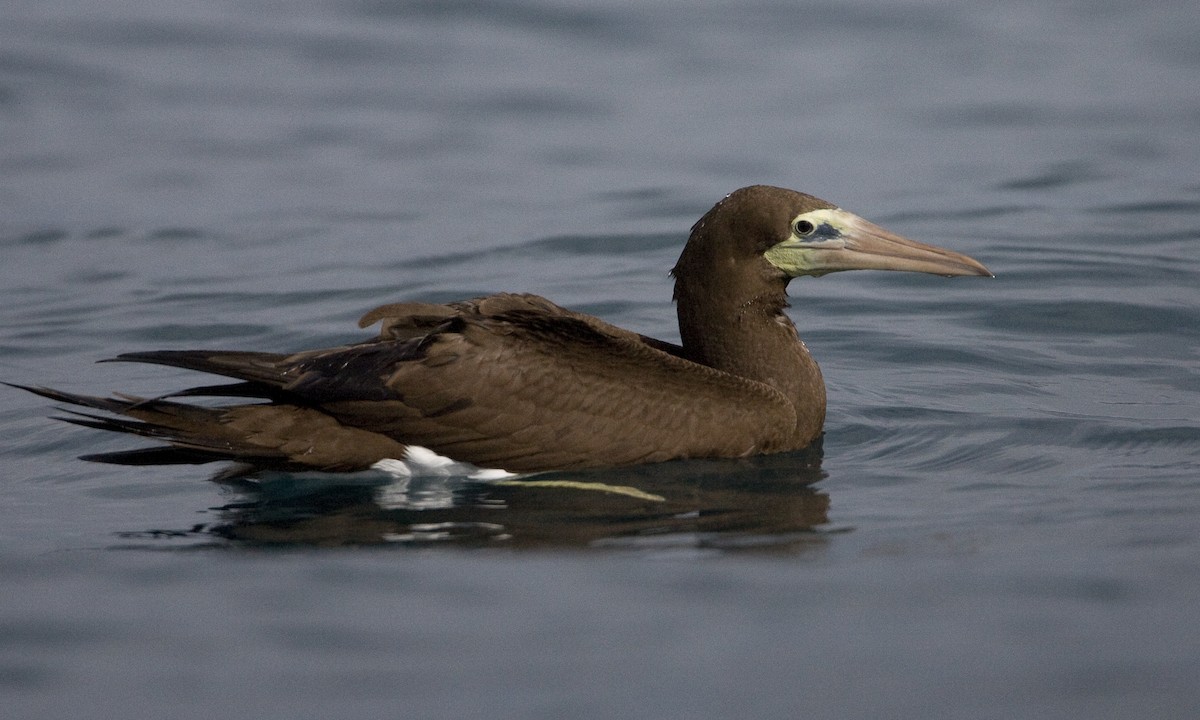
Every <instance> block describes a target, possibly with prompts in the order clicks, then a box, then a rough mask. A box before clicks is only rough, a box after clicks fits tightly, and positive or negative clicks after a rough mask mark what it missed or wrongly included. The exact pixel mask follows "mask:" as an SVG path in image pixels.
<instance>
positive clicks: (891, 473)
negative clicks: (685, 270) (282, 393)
mask: <svg viewBox="0 0 1200 720" xmlns="http://www.w3.org/2000/svg"><path fill="white" fill-rule="evenodd" d="M0 17H2V19H3V22H0V170H2V172H0V207H2V208H3V211H2V212H0V253H2V256H3V262H2V263H0V293H2V297H0V307H3V311H2V312H0V378H2V379H4V380H7V381H11V382H18V383H30V384H47V385H51V386H56V387H62V388H64V389H68V390H75V391H83V392H107V391H110V390H129V391H134V392H146V393H152V392H163V391H167V390H171V389H174V388H177V387H180V386H182V385H184V384H186V383H189V382H193V381H194V380H195V379H196V378H194V377H189V376H188V375H187V374H186V373H182V372H177V371H174V370H171V369H167V368H153V367H139V366H135V365H119V364H110V365H99V366H97V365H93V361H95V360H97V359H101V358H105V357H111V356H112V355H115V354H117V353H119V352H121V351H125V350H132V349H151V348H187V347H201V346H208V347H218V346H223V347H233V348H252V349H262V350H288V349H298V348H304V347H315V346H320V345H323V344H330V343H340V342H346V341H350V340H354V339H356V338H359V337H361V334H360V333H358V332H357V331H356V330H355V328H354V324H353V323H354V320H355V319H356V318H357V317H358V315H359V314H360V313H361V312H362V311H363V310H365V309H367V308H370V307H373V306H375V305H377V304H381V303H384V302H390V301H395V300H400V299H431V300H449V299H455V298H461V297H468V296H471V295H475V294H480V293H484V292H492V291H498V290H524V291H530V292H537V293H541V294H544V295H546V296H548V297H550V298H552V299H554V300H556V301H557V302H559V303H561V304H564V305H567V306H570V307H573V308H577V309H580V310H584V311H587V312H593V313H597V314H601V315H603V316H604V317H605V318H606V319H608V320H610V321H613V322H616V323H618V324H621V325H623V326H626V327H630V328H633V329H636V330H638V331H641V332H645V333H649V334H653V335H657V336H660V337H664V338H668V339H670V338H673V337H674V336H675V333H676V330H675V328H674V313H673V308H672V307H671V304H670V285H669V280H668V278H667V277H666V270H667V268H669V267H670V266H671V265H672V264H673V262H674V260H675V257H676V255H677V253H678V250H679V247H680V246H681V245H682V242H683V240H684V238H685V235H686V230H687V228H688V227H689V226H690V224H691V223H692V222H693V221H694V220H695V219H696V218H697V217H698V216H699V215H700V213H702V212H703V211H704V210H706V209H707V208H708V207H709V206H710V205H711V204H712V203H713V202H714V201H715V200H717V199H718V198H720V197H721V196H722V195H724V194H725V193H727V192H729V191H730V190H733V189H734V188H736V187H739V186H742V185H746V184H750V183H754V182H766V183H772V184H778V185H784V186H788V187H794V188H797V189H800V190H804V191H807V192H811V193H815V194H817V195H819V196H822V197H825V198H827V199H829V200H832V201H834V202H837V203H839V204H841V205H842V206H844V207H846V208H848V209H850V210H852V211H854V212H857V213H859V214H862V215H864V216H865V217H868V218H869V219H871V220H874V221H876V222H879V223H881V224H883V225H885V226H887V227H889V228H891V229H893V230H896V231H898V232H901V233H903V234H906V235H909V236H911V237H914V238H917V239H920V240H924V241H927V242H932V243H935V244H939V245H945V246H948V247H951V248H953V249H955V250H959V251H962V252H966V253H968V254H970V255H972V256H974V257H977V258H979V259H980V260H981V261H983V262H984V263H986V264H987V265H988V267H989V268H991V269H992V270H993V272H995V273H996V275H997V277H996V279H995V280H990V281H985V280H974V279H965V278H962V279H955V280H944V279H941V278H936V277H928V276H909V275H887V274H879V273H876V274H871V273H856V274H846V275H839V276H832V277H827V278H822V279H818V280H800V281H797V282H795V283H793V286H792V295H793V309H792V314H793V317H794V318H795V319H796V321H797V324H798V325H799V326H800V328H801V332H802V334H803V336H804V338H805V340H806V342H807V343H808V345H809V346H810V348H812V350H813V351H814V353H815V354H816V355H817V357H818V359H819V361H820V362H821V364H822V367H823V369H824V371H825V375H826V380H827V382H828V385H829V392H830V408H831V409H830V416H829V421H828V424H827V428H826V429H827V436H826V438H825V442H824V447H823V449H822V453H821V454H820V455H815V454H813V453H809V454H802V455H797V456H788V457H777V458H758V459H753V460H748V461H739V462H729V463H679V464H671V465H662V466H652V467H645V468H634V469H626V470H620V471H608V472H598V473H588V474H586V475H584V476H580V477H570V478H559V479H560V480H567V481H570V482H574V483H579V484H577V485H574V486H567V487H563V486H559V487H520V486H495V485H492V486H489V485H484V484H479V483H471V482H468V481H464V480H462V479H454V478H449V479H430V480H423V481H419V482H414V483H411V484H409V485H408V486H398V485H395V484H385V483H382V482H381V480H380V478H378V477H375V476H370V475H364V476H355V477H347V478H330V477H271V478H267V479H266V480H265V482H264V485H263V486H262V488H261V489H260V490H257V491H255V490H248V489H245V488H237V487H225V486H219V485H215V484H212V483H209V482H207V480H206V477H207V470H206V469H204V468H192V467H171V468H162V469H136V468H135V469H129V468H119V467H111V466H103V465H94V464H88V463H83V462H80V461H78V460H76V459H75V456H76V455H78V454H82V453H87V452H102V451H105V450H115V449H120V448H127V447H130V446H131V441H130V440H127V439H121V438H111V437H106V436H100V435H99V434H97V433H94V432H89V431H87V430H84V429H80V428H73V427H70V426H64V425H62V424H59V423H54V422H52V421H50V420H48V419H47V415H50V414H53V413H54V411H53V410H52V409H51V408H50V407H48V404H47V403H45V402H43V401H41V400H39V399H37V398H34V397H32V396H27V395H24V394H21V393H18V392H16V391H5V392H3V394H2V395H0V397H2V398H3V399H2V401H0V431H2V432H3V434H4V436H5V438H6V441H5V443H4V447H3V449H2V450H0V452H2V453H3V456H2V457H3V465H2V467H3V469H4V475H5V482H4V483H2V484H0V582H2V583H3V587H4V599H3V600H2V601H0V714H3V715H4V716H5V717H68V716H70V717H74V716H78V715H79V714H80V712H86V713H88V714H92V715H98V716H109V715H118V714H120V715H121V716H123V717H129V718H141V717H145V718H150V717H163V716H170V717H184V718H188V717H212V716H218V715H222V714H231V713H237V714H239V715H249V714H254V713H257V714H260V715H268V716H287V717H329V716H331V715H337V716H348V715H351V714H355V713H357V714H367V715H371V716H379V715H381V714H389V715H399V714H404V715H412V716H419V715H428V716H460V717H513V718H531V717H653V718H671V717H687V718H696V717H714V718H717V717H731V716H739V717H796V716H801V715H805V716H812V717H838V718H847V717H880V716H887V717H913V718H917V717H920V718H931V717H934V718H936V717H948V718H949V717H985V718H986V717H997V718H1001V717H1005V718H1007V717H1034V718H1036V717H1095V718H1105V717H1113V718H1117V717H1130V716H1144V717H1180V718H1183V717H1194V716H1195V715H1196V712H1197V710H1200V692H1197V691H1196V690H1195V677H1196V676H1197V674H1198V673H1200V630H1197V628H1198V627H1200V622H1197V621H1198V620H1200V618H1198V613H1197V610H1196V608H1197V607H1198V602H1200V560H1198V559H1197V558H1200V486H1198V485H1197V478H1198V477H1200V422H1198V421H1197V418H1198V417H1200V356H1198V353H1197V347H1200V303H1198V302H1197V300H1198V299H1200V291H1198V290H1197V288H1200V282H1198V279H1200V255H1198V253H1197V245H1198V242H1200V181H1198V180H1197V175H1196V168H1197V167H1198V166H1200V142H1198V141H1197V138H1198V137H1200V86H1198V85H1197V82H1196V79H1195V78H1196V77H1197V76H1198V73H1197V70H1198V69H1200V52H1198V51H1197V47H1198V46H1197V45H1196V42H1195V37H1197V35H1198V33H1200V9H1198V8H1197V7H1196V5H1195V3H1189V2H1182V1H1180V2H1159V3H1152V4H1150V5H1147V4H1144V3H1143V4H1131V3H1125V4H1122V3H1112V2H1092V3H1086V2H1077V3H1051V4H1047V3H1032V2H1031V3H1025V2H1000V3H996V2H991V3H955V4H948V3H938V2H920V1H916V0H914V1H910V2H902V3H891V4H886V5H879V4H877V3H868V2H845V3H836V4H834V3H829V4H821V3H817V4H806V5H801V6H793V5H792V4H788V3H772V2H763V3H749V4H748V3H744V2H737V3H732V2H731V3H722V2H716V1H715V0H712V1H710V2H699V3H697V2H689V3H683V2H654V3H622V2H618V1H616V0H611V1H609V2H588V3H582V2H581V3H550V2H542V1H539V0H533V1H531V2H524V3H517V2H499V3H483V2H478V3H476V2H470V1H469V0H468V1H466V2H451V3H435V2H428V3H426V2H408V3H401V2H397V3H389V2H356V3H321V2H307V3H276V2H269V1H262V2H249V3H238V4H235V5H221V4H196V3H163V2H153V3H150V2H136V1H128V2H109V3H104V4H103V5H95V4H94V3H70V2H64V3H42V2H39V3H22V2H12V3H8V4H6V5H5V6H4V8H3V9H0ZM133 442H134V443H136V441H133ZM584 483H586V484H584ZM635 491H636V492H635ZM638 492H640V493H644V494H649V495H656V496H659V497H661V498H663V500H661V501H657V500H652V499H647V498H646V497H644V496H640V495H638V494H637V493H638Z"/></svg>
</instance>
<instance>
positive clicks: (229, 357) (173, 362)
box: [100, 350, 288, 387]
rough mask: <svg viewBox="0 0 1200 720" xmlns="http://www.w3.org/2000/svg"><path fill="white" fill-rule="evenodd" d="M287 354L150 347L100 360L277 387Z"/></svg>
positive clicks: (282, 380) (283, 381)
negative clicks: (160, 366) (158, 348)
mask: <svg viewBox="0 0 1200 720" xmlns="http://www.w3.org/2000/svg"><path fill="white" fill-rule="evenodd" d="M287 357H288V356H287V355H280V354H278V353H264V352H245V351H240V350H150V351H146V352H131V353H122V354H120V355H118V356H116V357H115V358H109V359H108V360H101V361H100V362H138V363H148V364H151V365H166V366H168V367H177V368H183V369H184V370H196V371H199V372H206V373H210V374H212V375H222V376H224V377H231V378H236V379H238V380H247V381H250V382H256V383H265V384H266V385H269V386H273V387H279V386H280V385H282V384H283V383H285V382H287V378H286V377H285V373H286V370H285V369H283V367H282V361H283V360H285V359H286V358H287Z"/></svg>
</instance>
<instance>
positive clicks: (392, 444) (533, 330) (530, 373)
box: [15, 185, 992, 477]
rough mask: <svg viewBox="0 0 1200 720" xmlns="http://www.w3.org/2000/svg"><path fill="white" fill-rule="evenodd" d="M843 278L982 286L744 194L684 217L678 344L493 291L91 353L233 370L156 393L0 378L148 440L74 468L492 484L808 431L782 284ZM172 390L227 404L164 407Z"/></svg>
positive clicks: (759, 190)
mask: <svg viewBox="0 0 1200 720" xmlns="http://www.w3.org/2000/svg"><path fill="white" fill-rule="evenodd" d="M860 269H874V270H893V271H910V272H919V273H930V274H936V275H943V276H956V275H958V276H964V275H965V276H984V277H992V273H991V272H990V271H988V269H987V268H986V267H984V266H983V265H982V264H981V263H979V262H978V261H976V260H974V259H972V258H970V257H968V256H966V255H963V254H960V253H957V252H953V251H951V250H947V249H943V248H939V247H935V246H933V245H927V244H923V243H919V242H916V241H914V240H909V239H907V238H904V237H902V236H900V235H896V234H894V233H892V232H890V231H888V230H885V229H883V228H882V227H880V226H878V225H875V224H873V223H871V222H869V221H867V220H864V219H862V218H861V217H859V216H857V215H854V214H852V213H850V212H847V211H845V210H842V209H841V208H839V207H837V206H835V205H834V204H832V203H830V202H827V201H825V200H821V199H819V198H817V197H814V196H812V195H808V194H805V193H801V192H797V191H794V190H788V189H784V188H779V187H772V186H767V185H753V186H749V187H744V188H741V189H739V190H736V191H734V192H732V193H730V194H729V195H727V196H726V197H724V198H723V199H722V200H720V201H719V202H717V203H716V204H715V205H714V206H713V207H712V209H710V210H709V211H708V212H706V213H705V214H704V215H703V216H702V217H701V218H700V219H699V220H698V221H697V222H696V223H695V225H694V226H693V227H692V228H691V232H690V235H689V237H688V239H687V242H686V244H685V246H684V248H683V251H682V253H681V254H680V256H679V259H678V262H677V263H676V264H675V266H674V268H673V269H672V270H671V273H670V274H671V276H672V277H673V278H674V283H675V285H674V296H673V297H674V301H675V304H676V310H677V314H678V322H679V337H680V342H679V343H678V344H676V343H672V342H667V341H663V340H658V339H655V338H652V337H648V336H645V335H641V334H639V333H636V332H632V331H630V330H625V329H622V328H620V327H617V326H615V325H612V324H610V323H608V322H605V321H604V320H601V319H599V318H596V317H593V316H590V315H587V314H584V313H580V312H576V311H573V310H569V309H567V308H564V307H561V306H559V305H557V304H555V303H553V302H551V301H550V300H547V299H545V298H543V297H540V296H537V295H531V294H517V293H500V294H494V295H489V296H486V297H477V298H474V299H470V300H464V301H459V302H450V303H446V304H432V303H423V302H401V303H394V304H389V305H384V306H382V307H377V308H375V309H373V310H371V311H369V312H367V313H366V314H365V315H364V316H363V317H362V319H361V320H360V321H359V326H360V327H361V328H367V327H370V326H372V325H376V324H378V325H379V326H380V328H379V332H378V334H377V335H375V336H373V337H370V338H368V339H365V340H362V341H360V342H356V343H353V344H347V345H343V346H339V347H331V348H324V349H317V350H305V351H301V352H295V353H291V354H287V353H268V352H251V351H221V350H179V351H176V350H163V351H145V352H130V353H125V354H121V355H118V356H117V357H115V358H111V359H110V360H108V361H107V362H112V361H120V362H137V363H152V364H159V365H167V366H172V367H177V368H184V369H188V370H194V371H200V372H203V373H208V374H213V375H218V376H222V377H224V378H226V379H231V380H233V381H234V382H225V383H223V384H217V385H202V386H197V387H191V388H187V389H184V390H181V391H178V392H175V393H171V394H169V395H163V396H159V397H151V398H144V397H138V396H133V395H125V394H115V395H112V396H109V397H100V396H91V395H81V394H75V393H70V392H65V391H61V390H55V389H52V388H49V387H43V386H27V385H15V387H18V388H20V389H22V390H26V391H29V392H33V393H35V394H37V395H40V396H43V397H45V398H48V399H51V400H53V401H56V402H61V403H66V404H67V405H71V406H75V407H79V408H83V410H67V411H66V412H67V413H68V414H67V415H65V416H61V417H59V418H58V419H60V420H65V421H67V422H70V423H74V424H76V425H82V426H85V427H91V428H98V429H102V430H109V431H117V432H121V433H127V434H131V435H136V436H142V437H145V438H150V439H152V440H155V441H158V443H159V444H157V445H154V446H151V447H143V448H136V449H132V450H123V451H115V452H106V453H100V454H92V455H84V456H82V459H85V460H92V461H98V462H108V463H117V464H123V465H160V464H180V463H195V464H200V463H208V462H214V461H229V463H228V467H227V469H226V470H225V471H223V472H224V473H225V474H226V476H245V475H250V474H253V473H255V472H258V471H262V470H281V471H308V470H313V471H326V472H354V471H362V470H368V469H372V468H375V469H385V470H388V471H392V472H395V473H397V474H405V473H409V474H411V473H416V472H419V471H420V468H428V467H432V466H438V465H439V464H440V465H441V466H442V467H453V468H464V469H466V470H464V472H466V471H467V470H469V471H470V472H473V473H476V474H477V476H479V477H486V476H488V473H492V474H493V475H492V476H495V477H506V476H510V475H524V474H530V473H539V472H545V471H570V470H578V469H585V468H602V467H616V466H629V465H638V464H643V463H655V462H663V461H669V460H677V459H688V458H738V457H746V456H751V455H757V454H768V453H781V452H788V451H794V450H800V449H803V448H805V447H808V446H810V445H812V444H813V443H814V442H816V441H817V440H818V439H819V438H820V437H821V435H822V433H823V427H824V422H825V414H826V392H825V384H824V380H823V379H822V375H821V370H820V368H819V367H818V365H817V362H816V361H815V360H814V359H813V356H812V355H811V354H810V352H809V350H808V348H807V347H806V346H805V344H804V343H803V342H802V341H801V339H800V337H799V335H798V333H797V330H796V326H795V325H794V324H793V322H792V321H791V319H790V318H789V317H788V315H787V314H786V312H785V309H786V308H787V307H788V295H787V288H788V283H789V282H790V281H791V280H792V279H794V278H797V277H801V276H821V275H825V274H828V273H832V272H838V271H844V270H860ZM102 362H106V361H102ZM188 397H210V398H224V399H225V400H224V403H225V404H218V405H212V404H197V403H189V402H186V401H184V402H181V401H180V400H181V399H182V398H188ZM96 411H99V412H96ZM473 476H474V475H473Z"/></svg>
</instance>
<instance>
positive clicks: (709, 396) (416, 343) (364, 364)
mask: <svg viewBox="0 0 1200 720" xmlns="http://www.w3.org/2000/svg"><path fill="white" fill-rule="evenodd" d="M374 322H381V323H382V326H381V331H380V335H379V337H378V338H376V339H374V340H371V341H368V342H365V343H361V344H358V345H350V346H345V347H339V348H331V349H327V350H315V351H308V352H302V353H296V354H293V355H286V356H284V355H274V354H269V353H249V352H224V351H182V352H174V351H164V352H149V353H132V354H128V355H122V356H120V357H119V358H117V359H118V360H131V361H138V362H151V363H158V364H165V365H173V366H177V367H185V368H189V369H194V370H201V371H204V372H210V373H216V374H219V375H225V376H227V377H233V378H237V379H239V380H242V381H243V382H241V383H238V384H235V385H219V386H211V387H202V388H193V389H190V390H186V391H183V392H182V393H178V394H177V395H222V396H242V397H258V398H265V399H269V400H271V403H269V404H263V405H241V406H233V407H232V408H226V409H225V410H224V411H225V413H226V418H227V421H226V423H227V424H229V422H228V418H233V417H236V418H237V420H238V422H237V423H236V425H238V426H239V427H242V426H244V427H248V428H253V429H254V432H255V433H257V434H259V435H263V434H264V433H268V432H269V433H270V436H271V437H272V445H277V444H280V442H281V441H285V440H286V441H288V442H287V444H288V446H289V447H291V448H303V447H305V446H306V444H307V445H311V446H313V447H317V446H322V440H321V439H320V438H316V437H314V438H305V437H294V438H293V437H288V433H289V432H291V430H289V429H288V428H284V427H276V424H277V423H278V422H279V420H277V418H289V420H288V422H293V421H292V420H290V418H292V417H294V416H296V411H297V410H302V411H303V413H302V414H303V415H304V416H305V417H306V418H307V417H308V415H309V414H311V413H313V412H314V411H316V412H318V413H319V414H321V415H323V416H327V417H329V418H332V419H334V420H336V421H337V424H339V425H341V426H343V427H345V428H346V429H348V430H354V431H366V432H367V433H371V434H376V435H379V436H382V438H380V439H381V440H382V439H384V438H386V439H387V441H388V442H387V443H364V442H361V441H354V440H353V438H354V437H356V436H353V435H350V436H349V437H350V439H351V441H350V442H349V443H342V445H347V446H348V444H353V443H355V442H357V443H358V444H360V445H362V444H368V445H372V446H378V447H385V448H390V449H391V450H392V451H395V450H396V449H397V448H402V447H403V446H406V445H421V446H424V447H427V448H429V449H431V450H433V451H435V452H437V453H439V454H441V455H445V456H448V457H451V458H453V459H455V460H459V461H464V462H470V463H473V464H475V465H477V466H480V467H493V468H502V469H504V470H509V471H512V472H533V471H540V470H550V469H569V468H583V467H594V466H605V465H625V464H634V463H642V462H654V461H661V460H668V459H674V458H685V457H737V456H742V455H748V454H753V453H759V452H771V451H773V450H782V449H787V447H786V442H787V440H786V438H787V437H788V436H789V433H790V432H791V431H792V430H793V428H794V427H795V423H796V415H795V408H794V407H793V406H792V405H791V403H790V401H788V400H787V399H786V398H785V397H784V396H783V395H782V394H781V393H779V392H778V391H777V390H775V389H774V388H771V387H770V386H767V385H765V384H763V383H758V382H754V381H751V380H747V379H745V378H741V377H737V376H734V375H730V374H728V373H724V372H720V371H717V370H714V369H712V368H709V367H706V366H704V365H700V364H697V363H694V362H691V361H689V360H687V359H685V358H684V357H683V351H682V349H681V348H679V347H678V346H675V345H672V344H670V343H664V342H661V341H657V340H653V339H650V338H645V337H643V336H641V335H638V334H637V333H633V332H629V331H626V330H622V329H620V328H617V327H615V326H613V325H609V324H607V323H604V322H603V321H600V320H598V319H596V318H594V317H591V316H588V315H584V314H581V313H575V312H572V311H569V310H566V309H564V308H561V307H559V306H557V305H555V304H553V303H551V302H550V301H548V300H545V299H544V298H541V297H537V296H533V295H494V296H490V297H486V298H480V299H477V300H472V301H467V302H462V303H453V304H449V305H429V304H423V303H406V304H397V305H387V306H384V307H381V308H377V309H375V310H372V311H371V312H369V313H367V314H366V315H365V316H364V317H363V319H362V321H360V324H362V325H364V326H365V325H367V324H371V323H374ZM284 410H288V412H282V411H284ZM320 427H321V424H320V423H316V422H306V423H303V424H296V425H295V426H294V432H296V433H305V432H314V431H315V429H317V428H320ZM325 432H329V429H328V428H326V430H325ZM342 435H345V434H344V433H343V434H342ZM364 437H365V436H364ZM328 445H329V443H328V442H325V443H324V446H328ZM363 452H365V451H358V452H356V453H354V455H355V458H354V461H355V462H361V456H362V455H363ZM289 454H290V455H295V454H296V453H295V451H291V452H289ZM293 459H294V460H297V461H302V458H299V457H295V458H293ZM378 459H382V458H378ZM342 464H343V465H346V464H353V463H351V462H350V458H347V462H346V463H342ZM367 464H369V463H367Z"/></svg>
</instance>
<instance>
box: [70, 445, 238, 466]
mask: <svg viewBox="0 0 1200 720" xmlns="http://www.w3.org/2000/svg"><path fill="white" fill-rule="evenodd" d="M79 459H80V460H87V461H88V462H98V463H108V464H109V465H139V466H142V465H203V464H205V463H210V462H217V461H220V460H228V459H229V458H227V457H226V456H224V455H221V454H219V453H213V452H206V451H203V450H191V449H186V448H178V447H171V446H166V445H160V446H158V447H151V448H140V449H138V450H117V451H115V452H106V453H92V454H90V455H80V456H79Z"/></svg>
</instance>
